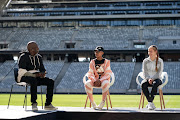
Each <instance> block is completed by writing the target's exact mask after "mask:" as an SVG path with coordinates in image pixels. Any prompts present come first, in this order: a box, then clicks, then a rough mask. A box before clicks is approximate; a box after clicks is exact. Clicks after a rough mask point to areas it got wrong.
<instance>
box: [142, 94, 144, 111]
mask: <svg viewBox="0 0 180 120" xmlns="http://www.w3.org/2000/svg"><path fill="white" fill-rule="evenodd" d="M142 96H143V101H142V108H144V93H142Z"/></svg>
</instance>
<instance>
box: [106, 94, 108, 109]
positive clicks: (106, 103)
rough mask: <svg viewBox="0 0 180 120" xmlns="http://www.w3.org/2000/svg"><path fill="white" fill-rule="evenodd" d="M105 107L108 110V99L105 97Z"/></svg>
mask: <svg viewBox="0 0 180 120" xmlns="http://www.w3.org/2000/svg"><path fill="white" fill-rule="evenodd" d="M106 106H107V110H108V99H107V97H106Z"/></svg>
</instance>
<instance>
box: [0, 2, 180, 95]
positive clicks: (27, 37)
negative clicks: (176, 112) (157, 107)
mask: <svg viewBox="0 0 180 120" xmlns="http://www.w3.org/2000/svg"><path fill="white" fill-rule="evenodd" d="M0 4H1V5H0V88H2V89H0V90H1V92H7V91H8V92H9V91H10V86H11V84H12V83H13V82H14V78H13V71H12V68H13V67H14V66H15V67H17V64H16V63H14V61H17V59H18V56H19V52H20V51H22V50H26V49H27V48H26V46H27V43H28V42H29V41H36V42H37V44H38V46H39V49H40V51H39V52H40V54H41V55H42V57H43V60H44V61H45V62H44V63H45V67H46V68H47V72H48V74H47V76H48V77H50V78H53V79H55V87H56V88H55V92H57V93H85V90H84V85H83V83H82V78H83V76H84V74H85V73H86V72H87V71H88V65H89V61H90V60H91V59H93V58H94V57H95V56H94V52H93V50H94V48H95V47H96V46H102V47H103V48H104V50H105V51H104V52H105V54H104V58H107V59H109V60H111V68H112V71H113V72H114V74H115V77H116V81H115V84H114V85H113V86H112V87H111V88H110V92H111V93H127V91H128V90H135V91H136V92H137V91H138V90H140V88H139V87H137V86H136V83H135V77H136V76H137V74H138V73H139V72H140V71H141V63H142V61H143V59H144V58H146V57H148V53H147V49H148V47H149V46H150V45H152V44H154V45H156V46H157V47H158V49H159V55H160V57H161V58H162V59H163V61H164V62H165V64H164V71H165V72H167V73H168V75H169V83H168V84H167V86H165V88H164V92H165V93H180V87H179V86H178V85H179V82H178V81H179V74H178V73H179V69H180V68H179V61H180V1H179V0H173V1H172V0H108V1H106V0H100V1H94V0H5V1H0ZM13 59H14V61H13ZM54 71H55V72H54ZM18 89H20V88H18ZM18 89H16V90H15V91H17V92H18V91H21V89H20V90H18ZM44 91H45V90H44ZM95 92H96V93H99V92H101V90H95Z"/></svg>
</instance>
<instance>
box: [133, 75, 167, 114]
mask: <svg viewBox="0 0 180 120" xmlns="http://www.w3.org/2000/svg"><path fill="white" fill-rule="evenodd" d="M161 76H162V79H163V78H165V81H164V82H163V81H162V84H161V85H159V86H158V89H159V97H160V104H161V110H162V103H163V107H164V109H165V104H164V98H163V92H162V88H163V87H164V86H165V85H166V84H167V83H168V74H167V72H162V75H161ZM139 77H141V78H142V79H145V78H144V76H143V72H140V73H139V74H138V76H137V77H136V83H137V84H138V85H139V86H141V83H140V82H139ZM142 99H143V100H142ZM141 101H142V102H143V103H142V108H143V107H144V93H143V91H142V90H141V98H140V102H139V109H140V107H141Z"/></svg>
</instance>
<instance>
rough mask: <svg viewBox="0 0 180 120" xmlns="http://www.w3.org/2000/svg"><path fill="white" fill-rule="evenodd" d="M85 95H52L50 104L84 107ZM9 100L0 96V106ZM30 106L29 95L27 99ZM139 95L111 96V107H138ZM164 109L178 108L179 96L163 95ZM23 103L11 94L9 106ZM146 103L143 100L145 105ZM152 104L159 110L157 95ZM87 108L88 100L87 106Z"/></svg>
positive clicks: (21, 98) (97, 99) (95, 96)
mask: <svg viewBox="0 0 180 120" xmlns="http://www.w3.org/2000/svg"><path fill="white" fill-rule="evenodd" d="M86 97H87V96H86V95H79V94H78V95H72V94H69V95H68V94H54V97H53V102H52V104H53V105H54V106H63V107H84V104H85V100H86ZM45 98H46V95H45V94H43V102H45ZM94 99H95V102H96V104H99V103H100V102H101V95H94ZM8 100H9V94H0V105H7V104H8ZM27 100H28V103H27V105H28V106H30V105H31V103H30V94H28V97H27ZM139 100H140V95H111V101H112V105H113V107H138V105H139ZM164 100H165V105H166V108H180V95H164ZM23 102H24V94H12V96H11V103H10V105H15V106H22V105H23ZM37 102H38V103H39V104H38V106H41V96H40V94H38V99H37ZM146 104H147V101H146V99H145V105H146ZM154 104H155V106H156V107H157V108H160V98H159V95H157V96H156V97H155V100H154ZM87 106H88V107H89V100H88V105H87Z"/></svg>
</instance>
